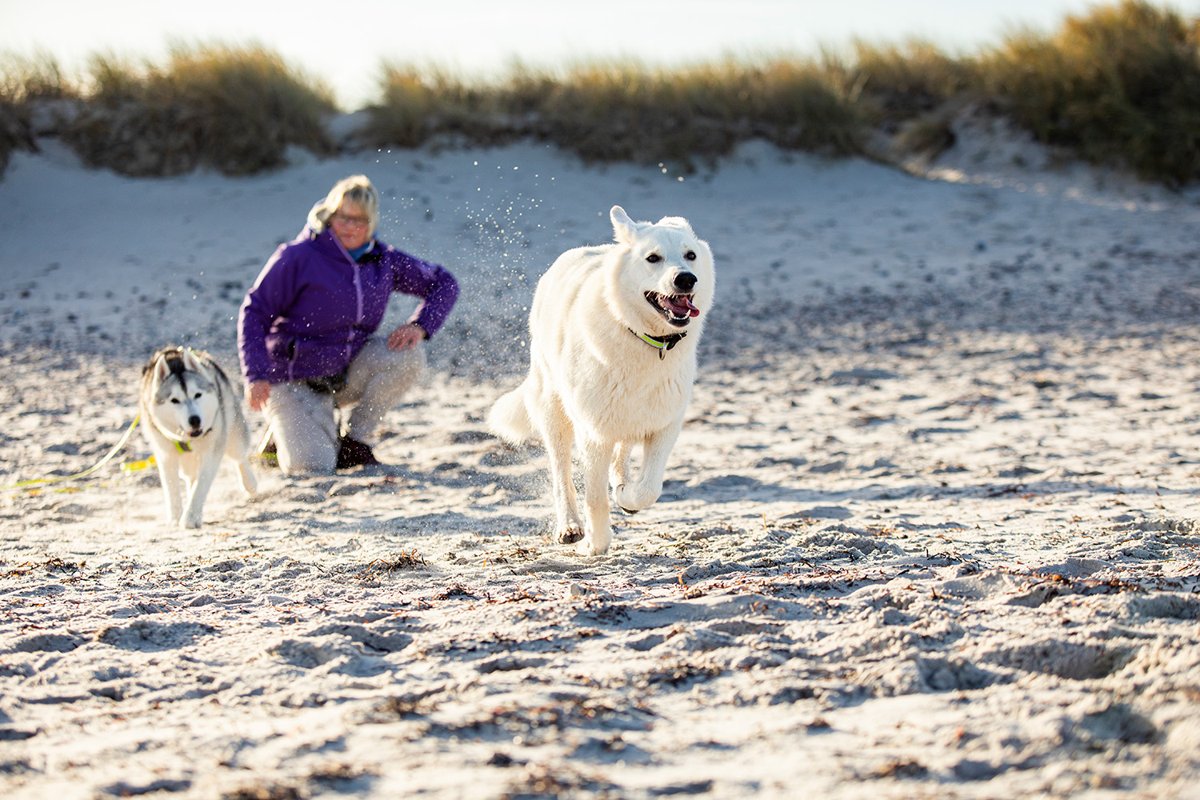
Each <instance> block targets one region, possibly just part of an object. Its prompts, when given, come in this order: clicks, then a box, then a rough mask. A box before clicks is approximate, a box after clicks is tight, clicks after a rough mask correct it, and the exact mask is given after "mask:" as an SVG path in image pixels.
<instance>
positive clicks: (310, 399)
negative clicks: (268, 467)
mask: <svg viewBox="0 0 1200 800" xmlns="http://www.w3.org/2000/svg"><path fill="white" fill-rule="evenodd" d="M424 369H425V347H424V345H421V344H418V345H417V346H416V347H413V348H410V349H408V350H400V351H393V350H389V349H388V347H387V343H386V341H385V340H383V339H374V338H373V339H370V340H369V341H368V342H367V344H366V346H365V347H363V349H362V352H360V353H359V354H358V356H357V357H356V358H355V359H354V361H352V362H351V363H350V371H349V373H348V374H347V375H346V386H345V387H344V388H343V389H341V390H340V391H337V392H334V393H333V394H320V393H318V392H315V391H313V390H312V389H311V388H310V387H309V386H308V384H307V383H305V382H304V381H293V382H289V383H277V384H275V385H273V386H271V395H270V397H268V398H267V406H266V408H265V409H264V414H265V415H266V419H267V424H268V425H270V428H271V435H272V436H273V437H274V439H275V447H276V450H277V453H278V457H279V467H280V469H281V470H282V471H283V473H284V474H285V475H302V474H326V475H327V474H330V473H332V472H333V471H334V468H335V467H336V466H337V453H338V439H339V438H340V437H341V436H343V435H345V436H349V437H352V438H354V439H357V440H358V441H360V442H363V443H364V444H368V445H369V444H371V443H372V442H371V436H372V434H373V433H374V431H375V427H376V426H377V425H378V424H379V422H380V420H381V419H383V415H384V414H385V413H387V411H389V410H390V409H392V408H394V407H395V406H396V405H397V404H398V403H399V402H400V399H401V397H403V395H404V393H405V392H407V391H408V390H409V389H411V388H412V387H413V385H414V384H415V383H416V382H417V380H418V379H419V378H420V377H421V373H422V372H423V371H424ZM347 411H349V413H348V414H347V413H346V412H347ZM339 412H341V417H342V421H341V424H340V425H339V420H338V417H339Z"/></svg>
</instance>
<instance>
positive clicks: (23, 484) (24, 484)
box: [0, 414, 153, 492]
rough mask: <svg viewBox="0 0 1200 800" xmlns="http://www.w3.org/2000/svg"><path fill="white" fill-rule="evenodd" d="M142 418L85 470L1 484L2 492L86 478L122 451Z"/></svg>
mask: <svg viewBox="0 0 1200 800" xmlns="http://www.w3.org/2000/svg"><path fill="white" fill-rule="evenodd" d="M141 418H142V417H141V415H140V414H138V415H137V416H135V417H134V418H133V422H131V423H129V427H128V428H126V429H125V433H124V434H123V435H122V436H121V441H119V442H117V443H116V444H115V445H114V446H113V449H112V450H109V451H108V454H107V455H106V456H104V458H102V459H100V460H99V461H97V462H96V463H95V464H94V465H92V466H90V467H88V468H87V469H85V470H84V471H83V472H76V473H75V474H74V475H56V476H54V477H52V478H31V479H30V480H27V481H18V482H17V483H13V484H10V485H8V486H0V492H8V491H12V490H14V489H32V488H34V487H37V486H41V485H42V484H46V483H61V482H63V481H74V480H78V479H80V478H86V477H87V476H88V475H91V474H93V473H95V472H96V471H97V470H99V469H100V468H101V467H103V466H104V465H105V464H107V463H108V462H109V461H112V460H113V457H114V456H116V455H117V453H119V452H121V449H122V448H123V447H125V445H126V444H127V443H128V442H129V437H130V436H132V435H133V429H134V428H136V427H137V425H138V422H139V421H140V420H141ZM151 458H153V456H151ZM150 463H152V462H151V459H146V460H145V461H138V462H135V463H134V464H129V465H122V468H123V469H126V468H127V469H129V470H138V469H145V468H146V467H147V466H149V464H150Z"/></svg>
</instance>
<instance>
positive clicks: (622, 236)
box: [608, 206, 637, 244]
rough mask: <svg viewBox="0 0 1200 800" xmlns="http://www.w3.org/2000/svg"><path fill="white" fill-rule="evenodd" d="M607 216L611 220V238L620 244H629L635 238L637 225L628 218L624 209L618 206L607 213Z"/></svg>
mask: <svg viewBox="0 0 1200 800" xmlns="http://www.w3.org/2000/svg"><path fill="white" fill-rule="evenodd" d="M608 216H609V217H610V218H611V219H612V224H613V236H614V237H615V238H616V240H617V241H618V242H620V243H621V244H630V243H632V242H633V240H634V239H635V238H636V237H637V223H636V222H634V221H633V220H631V219H630V218H629V215H628V214H626V213H625V209H623V208H621V207H620V206H613V207H612V210H611V211H609V212H608Z"/></svg>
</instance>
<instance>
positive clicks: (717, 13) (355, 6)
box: [0, 0, 1200, 110]
mask: <svg viewBox="0 0 1200 800" xmlns="http://www.w3.org/2000/svg"><path fill="white" fill-rule="evenodd" d="M1114 1H1115V0H1114ZM1095 5H1096V2H1095V0H910V1H908V2H905V1H904V0H832V1H830V0H825V1H823V2H818V1H817V0H641V1H640V2H639V1H638V0H585V2H571V0H507V2H498V1H497V0H422V1H421V2H408V1H407V0H391V1H390V2H389V1H388V0H348V1H344V2H336V1H334V2H330V1H329V0H325V2H310V1H309V0H291V1H290V2H284V1H282V0H240V1H239V0H198V2H191V3H185V2H179V0H105V1H104V2H95V1H94V0H0V53H12V54H16V55H19V56H33V55H36V54H49V55H52V56H54V57H55V58H56V59H57V60H58V63H59V64H60V65H61V66H62V67H63V68H64V69H66V70H67V71H68V72H69V73H70V72H74V71H77V70H80V69H82V67H83V65H84V64H85V63H86V60H87V58H88V56H91V55H94V54H98V53H106V54H114V55H118V56H128V57H132V58H135V59H142V58H146V59H150V60H151V61H154V62H159V61H162V60H163V59H164V58H165V56H166V54H167V52H168V51H169V48H170V46H171V44H172V43H176V44H185V45H189V44H216V43H220V44H230V45H244V44H260V45H264V46H266V47H269V48H271V49H272V50H275V51H276V52H278V53H279V54H280V55H281V56H283V57H284V59H285V60H287V62H288V63H290V64H292V65H293V66H295V67H298V68H300V69H301V70H303V71H304V72H305V73H306V74H307V75H309V76H310V77H314V78H319V79H321V80H323V81H325V82H326V83H327V84H328V85H329V86H330V88H332V89H333V90H334V93H335V95H336V97H337V99H338V101H339V103H340V104H341V105H342V106H343V108H345V109H346V110H354V109H357V108H361V107H363V106H364V105H366V104H367V103H369V102H371V101H372V100H374V99H375V97H376V95H377V93H378V87H379V78H380V67H381V65H382V64H383V63H385V62H391V63H396V64H414V65H417V66H429V65H436V66H439V67H442V68H445V69H448V70H451V71H453V72H455V73H457V74H460V75H463V76H464V77H476V76H479V77H486V76H487V75H489V74H502V73H503V72H504V71H505V70H506V69H507V68H508V67H509V66H511V64H512V63H513V61H514V59H516V60H520V61H521V62H522V63H525V64H527V65H529V66H534V67H549V68H554V67H565V66H569V65H570V64H572V63H579V62H587V61H604V62H610V61H614V60H620V59H625V58H636V59H638V60H639V61H641V62H643V63H646V64H650V65H665V66H671V65H682V64H687V63H697V62H705V61H715V60H719V59H721V58H723V57H725V56H734V57H737V56H762V55H814V54H816V53H818V52H820V50H821V48H822V47H825V48H835V49H836V48H838V47H843V46H845V45H847V44H849V43H850V42H852V41H853V40H854V39H855V38H858V39H863V40H866V41H868V42H871V43H876V44H894V43H901V42H903V41H905V40H907V39H910V38H914V37H916V38H922V39H925V40H928V41H931V42H933V43H935V44H937V45H939V46H941V47H943V48H944V49H946V50H948V51H951V52H971V51H972V50H975V49H977V48H979V47H981V46H987V45H990V44H995V43H998V42H999V41H1000V39H1001V38H1002V37H1003V35H1004V34H1005V33H1006V32H1007V31H1010V30H1012V29H1014V28H1017V27H1022V26H1028V27H1032V28H1035V29H1040V30H1046V31H1049V30H1053V29H1054V28H1055V27H1057V25H1058V24H1059V23H1060V22H1061V21H1062V19H1063V18H1064V17H1065V16H1066V15H1067V14H1073V13H1080V12H1085V11H1087V10H1088V9H1089V8H1091V7H1093V6H1095ZM1159 5H1163V6H1167V7H1170V8H1174V9H1176V10H1179V11H1182V12H1184V13H1186V14H1188V15H1195V14H1197V13H1198V12H1200V0H1177V1H1176V2H1163V3H1159Z"/></svg>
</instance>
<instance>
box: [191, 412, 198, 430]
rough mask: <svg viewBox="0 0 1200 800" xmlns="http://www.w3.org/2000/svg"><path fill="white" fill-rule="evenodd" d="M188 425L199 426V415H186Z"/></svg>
mask: <svg viewBox="0 0 1200 800" xmlns="http://www.w3.org/2000/svg"><path fill="white" fill-rule="evenodd" d="M188 425H191V426H192V427H193V428H199V427H200V417H198V416H196V415H195V414H192V415H191V416H190V417H188Z"/></svg>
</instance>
